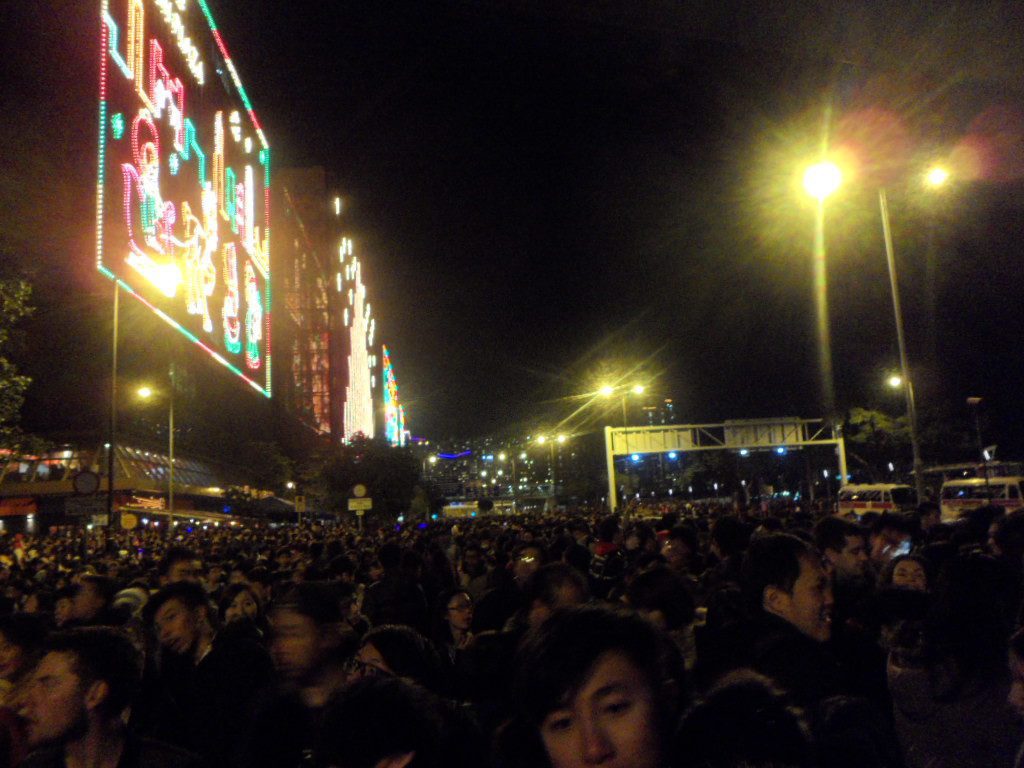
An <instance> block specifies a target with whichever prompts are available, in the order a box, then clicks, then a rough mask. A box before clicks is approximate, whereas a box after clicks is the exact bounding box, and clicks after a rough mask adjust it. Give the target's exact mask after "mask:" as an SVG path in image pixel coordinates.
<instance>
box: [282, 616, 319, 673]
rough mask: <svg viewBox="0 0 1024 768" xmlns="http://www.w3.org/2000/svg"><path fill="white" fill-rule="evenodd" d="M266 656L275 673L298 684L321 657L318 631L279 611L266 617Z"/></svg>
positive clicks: (303, 620) (311, 623)
mask: <svg viewBox="0 0 1024 768" xmlns="http://www.w3.org/2000/svg"><path fill="white" fill-rule="evenodd" d="M270 629H271V637H272V638H273V639H272V640H271V642H270V655H271V657H272V658H273V660H274V666H275V667H277V671H278V672H280V673H281V674H282V675H283V676H284V677H286V678H288V679H290V680H301V679H304V678H306V677H308V676H309V674H310V673H311V672H312V671H313V670H314V669H315V668H316V666H317V665H318V664H319V663H320V659H321V656H322V653H323V648H322V643H321V637H320V631H319V628H318V627H317V625H316V622H314V621H313V620H312V619H311V618H309V617H308V616H304V615H302V614H301V613H298V612H297V611H291V610H288V609H287V608H282V609H279V610H276V611H274V612H273V613H272V614H271V616H270Z"/></svg>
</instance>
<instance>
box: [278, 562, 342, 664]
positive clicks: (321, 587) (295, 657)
mask: <svg viewBox="0 0 1024 768" xmlns="http://www.w3.org/2000/svg"><path fill="white" fill-rule="evenodd" d="M341 622H342V614H341V605H340V602H339V600H338V599H337V596H336V595H335V594H334V592H333V591H332V590H331V589H330V587H329V585H327V584H322V583H316V582H303V583H301V584H297V585H296V586H295V587H294V588H293V589H292V590H291V591H290V592H288V593H287V594H286V595H284V597H282V599H281V600H280V601H278V602H277V603H275V604H274V607H273V609H272V610H271V611H270V630H271V641H270V655H271V658H272V659H273V661H274V666H275V667H276V668H277V670H278V672H279V673H280V674H281V675H282V676H283V677H285V678H286V679H288V680H291V681H293V682H298V683H300V684H301V683H305V682H309V681H311V680H313V679H315V678H316V676H317V675H319V674H320V673H321V672H322V671H324V670H325V669H328V668H330V667H333V666H340V665H341V664H342V663H343V660H342V646H343V638H342V632H341Z"/></svg>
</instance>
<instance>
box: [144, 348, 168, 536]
mask: <svg viewBox="0 0 1024 768" xmlns="http://www.w3.org/2000/svg"><path fill="white" fill-rule="evenodd" d="M168 385H169V386H168V388H167V535H168V536H169V537H171V536H173V535H174V363H173V362H172V363H171V367H170V370H169V371H168ZM136 394H138V396H139V397H140V398H141V399H142V400H149V399H150V398H152V397H154V396H155V394H156V393H155V392H154V390H153V388H152V387H148V386H142V387H139V389H138V390H137V392H136Z"/></svg>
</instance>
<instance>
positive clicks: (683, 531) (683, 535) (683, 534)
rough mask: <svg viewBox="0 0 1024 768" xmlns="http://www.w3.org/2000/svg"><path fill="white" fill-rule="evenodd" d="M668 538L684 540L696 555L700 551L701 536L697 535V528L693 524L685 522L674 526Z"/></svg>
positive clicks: (670, 539)
mask: <svg viewBox="0 0 1024 768" xmlns="http://www.w3.org/2000/svg"><path fill="white" fill-rule="evenodd" d="M668 540H669V541H681V542H683V543H684V544H685V545H686V546H687V547H688V548H689V550H690V552H691V553H692V554H694V555H697V554H699V553H700V538H699V537H698V535H697V529H696V528H694V527H693V526H692V525H689V524H687V523H684V524H682V525H676V526H673V528H672V529H671V530H670V531H669V532H668Z"/></svg>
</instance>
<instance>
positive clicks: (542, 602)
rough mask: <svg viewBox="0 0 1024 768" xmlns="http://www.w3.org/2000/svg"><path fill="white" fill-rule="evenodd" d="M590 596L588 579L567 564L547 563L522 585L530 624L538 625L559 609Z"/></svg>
mask: <svg viewBox="0 0 1024 768" xmlns="http://www.w3.org/2000/svg"><path fill="white" fill-rule="evenodd" d="M589 598H590V590H589V588H588V586H587V581H586V579H584V578H583V576H582V575H581V574H580V572H579V571H577V570H576V569H575V568H573V567H572V566H571V565H567V564H566V563H548V564H547V565H545V566H543V567H542V568H540V569H539V570H538V571H536V572H535V573H534V574H533V575H532V576H531V577H530V578H529V580H528V581H527V582H526V585H525V586H524V587H523V604H524V605H525V606H526V620H527V624H529V626H530V627H538V626H540V625H541V624H543V623H544V621H545V620H546V619H547V618H548V617H549V616H550V615H551V614H552V613H553V612H554V611H556V610H558V609H559V608H568V607H571V606H574V605H580V604H582V603H585V602H586V601H587V600H588V599H589Z"/></svg>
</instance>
